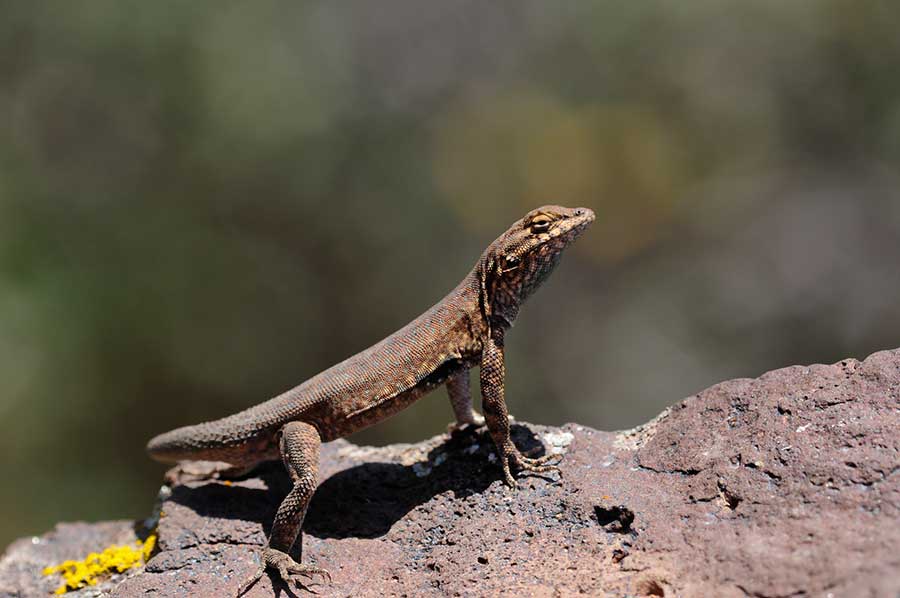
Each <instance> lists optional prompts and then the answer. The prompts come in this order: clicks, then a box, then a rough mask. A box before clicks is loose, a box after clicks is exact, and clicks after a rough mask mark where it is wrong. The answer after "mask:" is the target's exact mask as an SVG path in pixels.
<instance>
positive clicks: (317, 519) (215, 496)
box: [171, 424, 544, 538]
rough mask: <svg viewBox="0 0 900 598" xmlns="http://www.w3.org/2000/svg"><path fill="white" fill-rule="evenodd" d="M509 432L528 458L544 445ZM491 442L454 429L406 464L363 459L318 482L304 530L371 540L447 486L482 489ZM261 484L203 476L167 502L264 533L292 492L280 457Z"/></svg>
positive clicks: (494, 466)
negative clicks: (254, 485)
mask: <svg viewBox="0 0 900 598" xmlns="http://www.w3.org/2000/svg"><path fill="white" fill-rule="evenodd" d="M512 438H513V441H514V442H515V443H516V446H518V447H519V449H520V450H521V451H522V452H523V453H525V454H528V455H530V456H540V455H542V454H543V453H544V448H543V445H542V444H541V443H540V441H539V440H538V439H537V438H536V437H535V435H534V433H533V432H532V431H531V430H530V429H528V428H527V427H525V426H522V425H519V424H513V426H512ZM493 452H494V445H493V442H492V440H491V438H490V436H489V435H488V433H487V431H486V430H485V429H483V428H482V429H478V430H474V429H472V428H466V429H462V430H459V431H457V432H454V433H453V434H452V435H451V436H450V437H449V438H448V440H447V441H446V442H444V443H442V444H441V445H439V446H437V447H435V448H434V449H432V450H431V451H430V452H429V454H428V460H427V461H422V462H420V463H416V464H415V465H412V466H405V465H400V464H398V463H363V464H361V465H356V466H354V467H350V468H348V469H344V470H342V471H339V472H338V473H336V474H334V475H332V476H331V477H329V478H328V479H326V480H323V481H322V482H321V483H320V484H319V487H318V489H317V490H316V493H315V494H314V495H313V499H312V502H311V503H310V507H309V511H308V512H307V515H306V521H305V523H304V526H303V531H304V532H305V533H308V534H311V535H313V536H316V537H319V538H349V537H354V538H376V537H379V536H382V535H384V534H385V533H387V532H388V530H390V529H391V526H393V525H394V524H395V523H396V522H397V521H399V520H400V519H401V518H402V517H403V516H404V515H406V514H407V513H408V512H409V511H411V510H412V509H414V508H415V507H416V506H418V505H420V504H423V503H425V502H427V501H429V500H430V499H431V498H433V497H434V496H436V495H438V494H442V493H444V492H447V491H450V492H452V493H453V495H454V497H457V498H460V497H465V496H469V495H472V494H480V493H482V492H484V491H485V490H486V489H487V488H488V486H490V485H491V484H492V483H493V482H496V481H498V480H500V479H501V477H500V465H499V464H498V463H497V461H496V460H493V461H492V460H491V459H490V458H489V455H491V454H492V453H493ZM247 477H253V478H259V479H261V480H262V481H263V482H264V483H265V484H266V487H267V489H261V488H246V487H244V486H239V485H233V486H230V485H225V484H223V483H221V482H218V481H216V482H208V483H204V484H202V485H199V486H193V487H191V486H176V487H175V488H173V490H172V498H171V500H172V501H174V502H176V503H178V504H181V505H184V506H186V507H188V508H190V509H191V510H193V511H195V512H196V513H197V514H199V515H202V516H203V517H215V518H223V519H242V520H246V521H257V522H259V523H261V524H262V525H263V529H264V531H265V533H266V535H268V534H269V533H270V531H271V525H272V519H273V518H274V516H275V511H276V510H277V509H278V505H279V503H280V502H281V500H282V499H283V498H284V497H285V496H286V495H287V493H288V491H289V490H290V486H289V481H288V477H287V474H286V473H285V471H284V467H283V466H282V464H281V463H279V462H276V461H273V462H271V463H264V464H262V465H261V466H260V467H259V468H257V469H256V470H254V471H253V472H252V474H251V475H249V476H245V478H247Z"/></svg>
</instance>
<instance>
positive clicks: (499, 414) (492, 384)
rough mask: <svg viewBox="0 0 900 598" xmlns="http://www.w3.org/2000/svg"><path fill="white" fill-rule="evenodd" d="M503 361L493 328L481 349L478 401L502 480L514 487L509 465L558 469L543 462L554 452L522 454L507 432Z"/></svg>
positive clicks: (500, 342)
mask: <svg viewBox="0 0 900 598" xmlns="http://www.w3.org/2000/svg"><path fill="white" fill-rule="evenodd" d="M505 377H506V365H505V360H504V357H503V331H502V330H495V331H492V332H491V335H490V337H489V338H488V339H487V341H486V342H485V344H484V349H482V352H481V373H480V380H481V401H482V408H483V409H484V417H485V419H486V420H487V426H488V431H489V432H490V433H491V438H492V439H493V440H494V445H496V447H497V453H498V456H499V458H500V466H501V467H502V468H503V481H504V482H506V485H507V486H510V487H515V486H516V481H515V479H514V478H513V476H512V473H511V471H510V465H512V466H513V467H515V468H516V469H519V470H524V471H532V472H535V473H544V472H547V471H556V472H558V471H559V468H558V467H556V466H555V465H546V463H547V461H549V460H550V459H553V458H554V457H556V455H545V456H543V457H539V458H537V459H530V458H528V457H526V456H524V455H523V454H522V453H521V452H519V449H517V448H516V445H515V444H513V442H512V439H511V438H510V436H509V412H508V411H507V409H506V400H505V398H504V379H505Z"/></svg>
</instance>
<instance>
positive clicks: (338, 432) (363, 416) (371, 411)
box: [304, 359, 469, 442]
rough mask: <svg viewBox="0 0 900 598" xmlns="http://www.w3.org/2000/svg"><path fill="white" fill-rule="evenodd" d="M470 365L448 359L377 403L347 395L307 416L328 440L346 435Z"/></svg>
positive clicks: (384, 416) (402, 406) (400, 407)
mask: <svg viewBox="0 0 900 598" xmlns="http://www.w3.org/2000/svg"><path fill="white" fill-rule="evenodd" d="M467 365H469V364H466V363H465V362H463V361H462V360H459V359H453V360H450V361H446V362H444V363H443V364H442V365H441V366H440V367H438V368H437V369H436V370H435V371H434V372H432V373H431V374H430V375H428V376H426V377H425V378H423V379H422V380H421V381H420V382H419V383H418V384H416V385H415V386H413V387H412V388H410V389H408V390H405V391H403V392H400V393H397V394H395V395H393V396H390V397H386V398H384V399H382V400H381V401H378V402H375V403H368V404H367V402H365V401H358V400H357V401H352V400H351V401H348V400H346V398H345V399H341V400H339V401H336V402H330V403H329V404H328V405H327V406H324V407H325V408H324V409H321V411H319V413H316V414H315V416H314V417H312V418H304V419H306V421H308V422H309V423H311V424H313V425H315V426H316V427H317V428H318V430H319V435H320V436H321V437H322V440H323V441H325V442H327V441H329V440H335V439H337V438H343V437H344V436H347V435H349V434H353V433H354V432H358V431H360V430H363V429H365V428H368V427H370V426H373V425H375V424H377V423H378V422H381V421H384V420H386V419H388V418H389V417H391V416H392V415H395V414H396V413H398V412H400V411H402V410H404V409H406V408H407V407H409V406H410V405H412V404H413V403H415V402H416V401H417V400H419V399H421V398H422V397H423V396H425V395H426V394H428V393H429V392H431V391H432V390H434V389H435V388H437V387H438V386H440V385H441V384H443V383H444V382H446V381H447V379H448V378H449V377H450V376H452V375H453V374H455V373H456V372H458V371H459V370H460V369H462V368H463V367H465V366H467ZM351 405H352V406H353V407H352V409H347V407H348V406H351ZM329 407H330V408H329Z"/></svg>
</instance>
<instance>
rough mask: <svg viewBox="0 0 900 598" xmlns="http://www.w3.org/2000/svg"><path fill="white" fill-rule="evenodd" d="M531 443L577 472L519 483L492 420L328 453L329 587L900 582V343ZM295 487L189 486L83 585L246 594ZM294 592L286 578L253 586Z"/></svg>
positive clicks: (418, 591) (323, 542)
mask: <svg viewBox="0 0 900 598" xmlns="http://www.w3.org/2000/svg"><path fill="white" fill-rule="evenodd" d="M514 438H515V440H516V441H517V443H518V444H519V445H520V446H521V447H522V448H524V449H526V450H528V449H536V451H537V454H540V452H541V450H547V451H554V452H560V453H564V460H563V462H562V471H563V476H562V478H561V480H559V481H556V478H555V476H552V475H551V476H550V477H548V478H538V477H528V478H522V479H520V480H519V485H520V487H519V489H518V490H516V491H511V490H509V489H507V488H506V487H504V486H503V485H502V483H501V482H500V481H499V469H498V467H497V466H496V464H495V463H492V460H491V459H492V450H491V444H490V441H489V438H488V437H487V435H486V434H485V433H484V432H483V431H461V432H457V433H455V434H454V435H453V436H440V437H436V438H433V439H431V440H428V441H425V442H422V443H419V444H415V445H393V446H389V447H384V448H369V447H357V446H354V445H352V444H349V443H347V442H345V441H338V442H334V443H331V444H329V445H326V446H325V447H323V451H322V468H321V480H322V482H321V485H320V488H319V490H318V492H317V493H316V495H315V498H314V500H313V503H312V506H311V508H310V511H309V514H308V516H307V519H306V525H305V529H304V545H303V558H304V560H305V561H309V562H313V563H316V564H319V565H321V566H324V567H326V568H328V569H330V570H331V573H332V575H333V577H334V582H333V584H330V585H328V584H322V583H317V584H314V585H311V586H310V587H311V589H312V590H314V591H315V592H316V593H317V594H318V595H319V596H411V597H412V596H510V597H512V596H573V595H587V596H690V597H693V596H698V597H703V596H717V597H723V598H728V597H746V596H752V597H772V598H774V597H789V596H790V597H807V596H808V597H813V596H822V597H826V596H833V597H835V598H837V597H843V596H846V597H854V598H856V597H870V596H872V597H874V596H877V597H890V598H896V597H897V596H898V595H900V523H898V522H900V475H898V469H900V350H897V351H886V352H882V353H877V354H875V355H872V356H871V357H869V358H868V359H867V360H866V361H864V362H862V363H860V362H858V361H855V360H846V361H843V362H841V363H838V364H835V365H831V366H824V365H816V366H811V367H790V368H785V369H782V370H778V371H774V372H770V373H768V374H766V375H764V376H762V377H760V378H758V379H756V380H749V379H747V380H732V381H729V382H724V383H722V384H719V385H717V386H714V387H712V388H710V389H708V390H706V391H704V392H702V393H700V394H698V395H696V396H693V397H690V398H688V399H686V400H684V401H682V402H681V403H679V404H677V405H675V406H674V407H672V408H671V409H669V410H666V411H665V412H663V413H662V414H661V415H660V416H659V417H657V418H656V419H654V420H653V421H651V422H649V423H648V424H646V425H644V426H641V427H639V428H636V429H635V430H630V431H627V432H621V433H608V432H599V431H596V430H592V429H589V428H585V427H582V426H578V425H573V424H569V425H566V426H563V427H562V428H547V427H542V426H533V425H530V424H521V425H518V426H516V427H515V432H514ZM541 447H543V448H541ZM286 483H287V478H286V475H285V474H284V472H283V471H282V469H281V468H280V467H279V466H278V465H277V464H273V465H272V466H270V467H266V468H264V469H263V470H262V471H260V472H257V473H256V474H254V475H252V476H250V477H248V478H245V479H242V480H238V481H234V482H222V481H188V480H187V478H185V479H184V480H183V483H181V484H179V485H176V486H175V487H174V488H173V489H172V492H171V495H170V496H169V497H168V498H167V499H166V500H165V502H164V504H163V507H162V510H163V516H162V518H161V520H160V523H159V548H158V552H157V554H156V555H155V556H154V557H153V558H151V560H150V561H149V562H148V563H147V565H146V567H144V568H143V569H139V570H136V571H134V572H129V573H126V574H123V575H121V576H119V577H118V578H116V579H112V580H109V581H106V582H104V583H101V584H100V585H98V586H96V587H94V588H91V589H88V590H83V591H81V592H76V593H72V594H70V595H75V596H79V595H80V596H89V595H90V596H96V595H103V596H106V595H109V596H116V597H121V598H125V597H129V598H131V597H138V596H141V597H147V596H210V597H213V596H215V597H220V596H233V595H234V594H235V592H236V590H237V588H238V587H239V586H240V585H241V583H242V582H243V581H244V580H245V579H247V578H248V577H249V576H250V575H252V573H253V572H254V571H255V569H256V567H257V560H256V559H257V554H258V553H257V548H258V547H259V546H260V545H262V544H263V542H264V540H265V532H266V531H267V525H268V523H269V522H270V521H271V519H272V515H273V513H274V510H275V508H276V507H277V505H278V502H279V500H280V498H281V497H282V496H283V495H284V493H285V492H286V491H287V486H286ZM129 534H130V535H129ZM125 537H128V538H133V532H132V530H131V525H130V524H129V523H128V522H120V523H100V524H94V525H88V524H69V525H60V526H58V527H57V529H56V530H55V531H53V532H50V533H49V534H47V535H45V536H43V537H42V538H40V539H39V540H37V541H32V540H31V539H26V540H20V541H18V542H16V543H14V544H13V545H12V546H10V548H9V549H8V550H7V552H6V555H5V557H4V558H3V560H2V562H0V587H2V589H0V596H2V597H12V596H17V597H20V596H46V595H47V594H48V593H50V592H51V591H52V590H53V589H54V588H55V587H56V586H57V585H58V580H56V579H47V578H43V577H41V576H40V569H41V568H42V567H43V566H45V565H48V564H53V563H56V562H59V561H60V560H63V559H66V558H83V557H84V556H85V554H86V553H87V552H89V551H91V550H99V549H102V548H103V547H105V546H106V545H108V544H110V543H113V542H116V541H121V540H120V538H125ZM297 556H298V555H295V557H297ZM292 591H293V592H294V593H295V594H296V595H298V596H304V595H311V594H308V593H307V592H305V591H304V590H301V589H296V588H294V589H293V590H292ZM290 595H291V591H289V590H288V589H287V588H286V587H285V586H283V585H281V584H280V583H278V584H276V587H274V588H273V585H272V582H271V580H270V579H269V577H268V576H264V577H263V579H262V580H261V581H260V582H259V583H258V584H256V585H255V586H254V587H253V588H252V589H251V590H250V591H249V592H248V593H247V594H246V596H248V597H251V598H252V597H257V598H258V597H264V596H290Z"/></svg>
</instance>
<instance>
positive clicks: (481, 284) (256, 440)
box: [147, 206, 594, 594]
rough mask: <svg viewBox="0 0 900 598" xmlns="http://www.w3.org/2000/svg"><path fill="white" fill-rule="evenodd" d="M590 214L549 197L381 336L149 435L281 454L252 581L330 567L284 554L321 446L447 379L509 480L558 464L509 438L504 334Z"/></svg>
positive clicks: (313, 481)
mask: <svg viewBox="0 0 900 598" xmlns="http://www.w3.org/2000/svg"><path fill="white" fill-rule="evenodd" d="M593 221H594V213H593V212H592V211H591V210H589V209H586V208H564V207H562V206H544V207H542V208H538V209H536V210H532V211H531V212H529V213H528V214H526V215H525V217H524V218H522V219H521V220H518V221H516V222H514V223H513V225H512V226H511V227H510V228H509V230H507V231H506V232H505V233H503V234H502V235H501V236H500V237H499V238H497V240H495V241H494V242H493V243H491V244H490V245H489V246H488V248H487V249H486V250H485V252H484V253H483V254H482V256H481V258H480V259H479V260H478V262H477V263H476V264H475V267H474V268H473V269H472V271H471V272H470V273H469V274H468V275H467V276H466V277H465V278H464V279H463V280H462V282H460V283H459V285H458V286H457V287H456V288H455V289H453V290H452V291H450V293H449V294H448V295H447V296H446V297H444V298H443V299H442V300H441V301H439V302H438V303H437V304H435V305H434V306H433V307H432V308H431V309H429V310H428V311H426V312H425V313H424V314H422V315H421V316H419V317H418V318H416V319H415V320H413V321H412V322H410V323H409V324H407V325H406V326H405V327H403V328H401V329H400V330H398V331H397V332H395V333H394V334H392V335H391V336H389V337H387V338H386V339H384V340H382V341H381V342H379V343H378V344H376V345H374V346H372V347H370V348H369V349H366V350H365V351H362V352H360V353H358V354H356V355H354V356H352V357H350V358H348V359H346V360H344V361H342V362H341V363H339V364H337V365H335V366H333V367H331V368H329V369H327V370H325V371H324V372H322V373H320V374H318V375H316V376H314V377H312V378H310V379H309V380H307V381H306V382H304V383H303V384H301V385H300V386H297V387H296V388H293V389H291V390H289V391H287V392H285V393H283V394H281V395H279V396H277V397H275V398H273V399H271V400H269V401H266V402H264V403H261V404H259V405H256V406H254V407H251V408H249V409H246V410H244V411H241V412H240V413H236V414H234V415H231V416H229V417H225V418H223V419H219V420H216V421H212V422H206V423H202V424H197V425H194V426H187V427H184V428H178V429H176V430H172V431H171V432H167V433H165V434H161V435H159V436H157V437H156V438H154V439H152V440H151V441H150V442H149V443H148V444H147V451H148V452H149V453H150V456H151V457H153V458H154V459H156V460H159V461H165V462H179V461H183V460H188V461H191V460H204V461H222V462H225V463H228V464H229V465H231V467H232V469H231V470H229V471H232V472H237V471H247V470H249V469H251V468H252V467H254V466H255V465H257V464H259V463H261V462H263V461H271V460H276V459H279V458H280V459H282V461H283V462H284V465H285V467H286V469H287V471H288V473H289V475H290V477H291V481H292V483H293V488H292V490H291V491H290V493H289V494H288V496H287V497H286V498H285V499H284V501H283V502H282V503H281V506H280V507H279V508H278V512H277V513H276V515H275V520H274V522H273V524H272V533H271V536H270V538H269V545H268V547H266V548H265V549H264V550H263V554H262V559H261V563H262V564H261V566H260V569H259V571H258V572H257V573H256V575H255V576H254V577H253V578H252V579H250V580H249V581H248V583H246V584H245V585H244V587H243V588H242V589H241V592H240V593H241V594H242V593H243V592H244V591H246V590H247V589H248V588H249V587H250V586H251V585H252V584H253V583H255V582H256V581H257V580H258V579H259V578H260V576H261V575H262V574H263V572H264V570H265V569H266V568H267V567H269V568H271V569H272V570H273V571H274V572H276V573H277V575H278V576H280V577H281V578H282V579H283V580H284V581H285V582H289V581H292V580H293V581H295V582H297V583H298V584H299V585H301V586H302V583H301V581H300V580H299V579H298V578H297V576H298V575H304V576H307V577H309V576H312V575H316V574H318V575H322V576H324V577H326V578H328V579H330V575H329V573H328V572H327V571H325V570H324V569H321V568H319V567H314V566H310V565H303V564H300V563H297V562H295V561H294V560H293V559H292V558H291V557H290V556H288V554H289V553H290V551H291V548H292V547H293V545H294V543H295V542H296V541H297V539H298V538H299V536H300V529H301V528H302V526H303V518H304V516H305V515H306V509H307V507H308V506H309V501H310V499H311V498H312V495H313V493H314V492H315V489H316V486H317V483H318V457H319V446H320V445H321V443H322V442H328V441H330V440H335V439H337V438H342V437H344V436H347V435H349V434H352V433H353V432H356V431H357V430H361V429H362V428H366V427H368V426H371V425H373V424H376V423H378V422H380V421H382V420H384V419H387V418H388V417H390V416H391V415H393V414H395V413H397V412H398V411H400V410H402V409H404V408H405V407H407V406H408V405H410V404H412V403H413V402H414V401H416V400H418V399H419V398H421V397H422V396H424V395H425V394H426V393H428V392H430V391H431V390H433V389H434V388H436V387H437V386H440V385H441V384H447V389H448V392H449V395H450V402H451V404H452V407H453V412H454V414H455V416H456V421H457V423H458V424H460V425H462V424H477V425H480V424H481V423H483V422H486V423H487V426H488V430H489V432H490V434H491V438H492V439H493V440H494V444H495V445H496V447H497V452H498V454H499V457H500V459H499V461H500V465H501V467H502V474H503V480H504V482H505V483H506V484H507V485H508V486H510V487H515V485H516V481H515V478H514V476H513V471H516V472H522V471H525V472H537V473H541V472H546V471H554V470H557V468H556V466H555V465H548V464H547V463H546V461H547V460H548V459H549V458H550V457H549V456H548V457H543V458H539V459H531V458H528V457H526V456H524V455H522V453H521V452H520V451H519V450H518V449H517V448H516V447H515V445H514V444H513V443H512V441H511V440H510V433H509V432H510V430H509V417H508V412H507V409H506V400H505V397H504V377H505V367H504V356H503V350H504V349H503V340H504V334H505V332H506V330H507V329H509V327H510V326H511V325H512V323H513V321H514V320H515V318H516V316H517V315H518V313H519V306H520V305H521V304H522V302H523V301H524V300H525V299H527V298H528V296H529V295H531V293H532V292H534V290H535V289H536V288H537V287H538V286H539V285H540V284H541V283H542V282H543V281H544V280H545V279H546V278H547V276H548V275H549V274H550V272H551V271H552V270H553V268H554V267H555V265H556V263H557V262H558V261H559V258H560V256H561V255H562V252H563V250H564V249H565V248H566V247H567V246H568V245H569V244H570V243H572V241H574V240H575V238H576V237H577V236H578V235H579V234H581V232H582V231H583V230H584V229H585V228H587V227H588V226H589V225H590V224H591V223H592V222H593ZM475 365H478V366H480V381H481V396H482V406H483V410H484V418H482V417H481V416H480V415H479V414H478V413H477V412H476V411H475V410H474V409H473V408H472V399H471V395H470V391H469V383H468V370H469V368H471V367H473V366H475Z"/></svg>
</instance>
